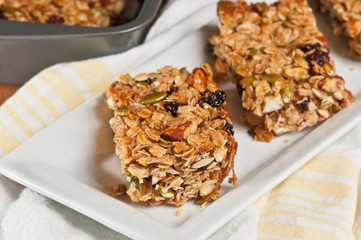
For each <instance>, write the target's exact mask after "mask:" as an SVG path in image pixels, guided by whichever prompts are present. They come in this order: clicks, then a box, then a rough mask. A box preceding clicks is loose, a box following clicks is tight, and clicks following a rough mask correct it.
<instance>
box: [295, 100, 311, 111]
mask: <svg viewBox="0 0 361 240" xmlns="http://www.w3.org/2000/svg"><path fill="white" fill-rule="evenodd" d="M297 105H298V109H299V110H300V113H304V112H306V111H307V109H308V107H307V105H308V101H304V102H301V103H299V104H297Z"/></svg>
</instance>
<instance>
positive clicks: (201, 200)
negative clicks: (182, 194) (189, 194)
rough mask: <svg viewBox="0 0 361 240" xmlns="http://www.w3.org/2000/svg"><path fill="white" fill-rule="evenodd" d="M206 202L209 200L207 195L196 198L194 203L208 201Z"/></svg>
mask: <svg viewBox="0 0 361 240" xmlns="http://www.w3.org/2000/svg"><path fill="white" fill-rule="evenodd" d="M208 202H209V196H207V197H202V198H198V199H197V200H196V204H204V203H208Z"/></svg>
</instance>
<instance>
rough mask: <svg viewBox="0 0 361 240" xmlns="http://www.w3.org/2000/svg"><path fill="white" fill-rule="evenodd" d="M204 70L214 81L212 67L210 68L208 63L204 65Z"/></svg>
mask: <svg viewBox="0 0 361 240" xmlns="http://www.w3.org/2000/svg"><path fill="white" fill-rule="evenodd" d="M202 68H203V69H204V70H205V72H206V75H207V76H208V77H209V78H210V79H213V71H212V68H211V66H209V64H208V63H205V64H203V66H202Z"/></svg>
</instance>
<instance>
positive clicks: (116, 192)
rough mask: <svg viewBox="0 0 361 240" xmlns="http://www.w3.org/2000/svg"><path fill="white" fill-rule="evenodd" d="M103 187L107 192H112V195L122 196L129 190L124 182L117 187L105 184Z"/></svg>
mask: <svg viewBox="0 0 361 240" xmlns="http://www.w3.org/2000/svg"><path fill="white" fill-rule="evenodd" d="M103 189H104V190H105V191H107V192H111V195H112V196H120V195H123V194H125V192H126V191H127V187H126V186H125V185H124V184H119V185H118V186H116V187H115V186H109V185H105V186H103Z"/></svg>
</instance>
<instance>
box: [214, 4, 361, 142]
mask: <svg viewBox="0 0 361 240" xmlns="http://www.w3.org/2000/svg"><path fill="white" fill-rule="evenodd" d="M217 11H218V15H219V19H220V23H219V32H218V33H217V34H216V35H215V36H213V37H212V39H211V44H212V45H213V51H214V53H215V55H216V56H217V60H216V68H217V70H218V71H220V72H224V73H228V74H229V75H230V76H231V77H232V78H233V79H235V80H236V81H237V84H238V87H239V92H240V94H241V96H242V105H243V108H244V120H245V121H247V122H248V123H250V124H251V125H252V126H253V128H252V130H253V133H254V134H255V138H256V139H257V140H261V141H271V140H272V139H273V138H274V137H275V136H276V135H281V134H283V133H286V132H289V131H299V130H302V129H303V128H305V127H308V126H312V125H315V124H316V123H318V122H321V121H323V120H325V119H327V118H329V117H330V116H332V115H333V114H335V113H336V112H337V111H339V110H341V109H342V108H344V107H347V106H349V105H350V104H351V103H352V102H354V100H355V99H354V97H353V96H352V94H351V93H350V92H349V91H348V90H346V88H345V81H344V79H343V78H342V77H340V76H338V75H337V74H336V71H335V67H334V64H333V61H332V60H331V59H330V55H329V48H328V45H327V41H326V39H325V37H324V36H323V34H322V33H321V32H320V31H319V30H318V29H317V27H316V23H315V18H314V15H313V13H312V10H311V9H310V8H309V7H308V6H307V3H306V1H303V0H281V1H280V2H277V3H274V4H271V5H266V4H265V3H256V4H247V3H246V2H245V1H238V2H235V3H233V2H230V1H220V2H219V3H218V10H217Z"/></svg>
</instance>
